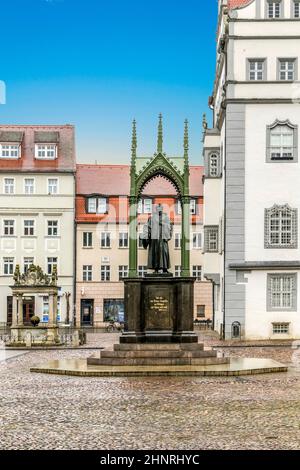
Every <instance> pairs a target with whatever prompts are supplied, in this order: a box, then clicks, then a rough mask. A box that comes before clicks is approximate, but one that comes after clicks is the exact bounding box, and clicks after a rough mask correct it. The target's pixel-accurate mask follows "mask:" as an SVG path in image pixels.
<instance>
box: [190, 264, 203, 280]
mask: <svg viewBox="0 0 300 470" xmlns="http://www.w3.org/2000/svg"><path fill="white" fill-rule="evenodd" d="M199 273H200V274H199ZM192 277H195V278H196V280H197V281H202V266H200V265H193V266H192Z"/></svg>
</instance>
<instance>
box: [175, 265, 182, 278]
mask: <svg viewBox="0 0 300 470" xmlns="http://www.w3.org/2000/svg"><path fill="white" fill-rule="evenodd" d="M180 276H181V266H180V265H179V264H177V265H176V266H175V277H180Z"/></svg>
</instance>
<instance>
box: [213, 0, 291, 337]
mask: <svg viewBox="0 0 300 470" xmlns="http://www.w3.org/2000/svg"><path fill="white" fill-rule="evenodd" d="M299 5H300V2H299V1H298V0H227V1H225V0H222V1H221V0H220V1H219V17H218V34H217V65H216V77H215V84H214V91H213V95H212V97H211V98H210V100H209V104H210V107H211V109H212V110H213V127H212V128H211V129H208V128H207V124H206V122H205V121H204V131H205V133H204V160H205V184H204V201H205V208H204V232H205V233H204V251H205V254H204V276H205V277H206V278H207V279H211V280H212V281H213V283H214V304H215V312H216V314H215V319H214V326H215V329H216V330H217V331H219V332H220V333H221V334H222V335H223V336H224V337H225V338H239V337H242V338H247V339H269V338H271V339H275V338H277V339H281V338H300V314H299V300H298V297H299V295H298V294H299V287H300V284H299V283H300V245H299V217H298V212H299V210H300V196H299V193H298V191H297V188H298V181H299V178H300V162H299V155H298V153H299V149H298V145H299V125H300V108H299V99H300V91H299V87H300V84H299V51H300V35H299V31H300V16H299Z"/></svg>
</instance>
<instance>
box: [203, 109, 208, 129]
mask: <svg viewBox="0 0 300 470" xmlns="http://www.w3.org/2000/svg"><path fill="white" fill-rule="evenodd" d="M202 127H203V130H204V131H205V130H206V129H207V120H206V114H205V113H204V114H203V117H202Z"/></svg>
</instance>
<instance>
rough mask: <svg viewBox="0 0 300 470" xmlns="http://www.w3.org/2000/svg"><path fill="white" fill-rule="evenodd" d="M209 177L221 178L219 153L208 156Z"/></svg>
mask: <svg viewBox="0 0 300 470" xmlns="http://www.w3.org/2000/svg"><path fill="white" fill-rule="evenodd" d="M207 176H208V177H210V178H219V177H220V176H221V165H220V155H219V153H217V152H212V153H210V154H209V155H208V158H207Z"/></svg>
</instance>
